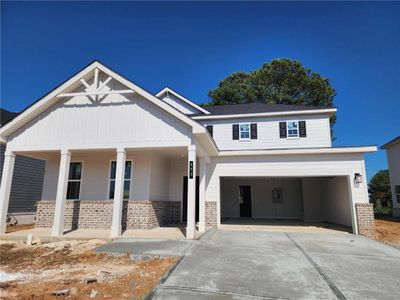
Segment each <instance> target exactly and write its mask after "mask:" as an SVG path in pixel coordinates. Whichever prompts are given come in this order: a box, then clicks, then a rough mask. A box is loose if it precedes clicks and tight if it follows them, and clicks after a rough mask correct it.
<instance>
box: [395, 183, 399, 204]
mask: <svg viewBox="0 0 400 300" xmlns="http://www.w3.org/2000/svg"><path fill="white" fill-rule="evenodd" d="M394 192H395V193H396V199H397V203H400V185H395V186H394Z"/></svg>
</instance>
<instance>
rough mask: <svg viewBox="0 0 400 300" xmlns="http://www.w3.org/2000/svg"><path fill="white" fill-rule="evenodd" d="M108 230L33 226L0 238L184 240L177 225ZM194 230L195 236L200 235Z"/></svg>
mask: <svg viewBox="0 0 400 300" xmlns="http://www.w3.org/2000/svg"><path fill="white" fill-rule="evenodd" d="M110 233H111V232H110V230H94V229H77V230H72V231H65V233H64V235H63V236H60V237H53V236H51V229H50V228H34V229H28V230H21V231H15V232H10V233H6V234H0V240H26V238H27V236H28V234H32V235H33V238H34V239H40V240H42V241H43V242H52V241H57V240H91V239H101V240H115V239H118V240H120V239H132V238H142V239H169V240H184V239H185V232H184V229H182V228H179V227H157V228H154V229H143V230H126V231H124V232H123V233H122V236H121V237H118V238H110ZM200 235H201V234H200V233H199V232H196V236H200Z"/></svg>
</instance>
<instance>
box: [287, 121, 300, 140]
mask: <svg viewBox="0 0 400 300" xmlns="http://www.w3.org/2000/svg"><path fill="white" fill-rule="evenodd" d="M289 123H297V136H289ZM286 138H287V139H291V140H293V139H298V138H300V127H299V121H298V120H291V121H286Z"/></svg>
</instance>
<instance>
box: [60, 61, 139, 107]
mask: <svg viewBox="0 0 400 300" xmlns="http://www.w3.org/2000/svg"><path fill="white" fill-rule="evenodd" d="M87 76H90V77H92V78H93V82H92V83H91V84H89V83H88V82H87V81H86V80H85V79H84V78H81V79H79V81H80V82H81V83H82V85H83V86H84V89H85V91H84V92H74V93H60V94H58V95H57V97H59V98H63V97H75V96H88V98H89V99H90V101H91V102H92V103H95V102H98V101H99V102H101V100H103V99H104V97H105V96H107V95H111V94H133V93H135V91H134V90H132V89H123V90H111V88H110V86H109V83H110V81H111V80H112V79H113V78H112V77H111V76H108V77H107V79H105V80H104V81H100V79H99V69H98V68H95V69H94V70H93V71H92V72H89V73H88V74H87ZM99 96H102V97H101V98H99Z"/></svg>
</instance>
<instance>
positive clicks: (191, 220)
mask: <svg viewBox="0 0 400 300" xmlns="http://www.w3.org/2000/svg"><path fill="white" fill-rule="evenodd" d="M187 193H188V194H187V218H186V220H187V226H186V238H187V239H194V238H195V230H196V228H195V227H196V224H195V223H196V146H194V145H191V146H189V147H188V189H187Z"/></svg>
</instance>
